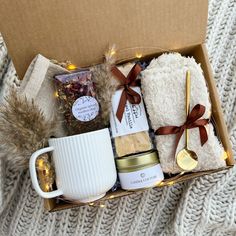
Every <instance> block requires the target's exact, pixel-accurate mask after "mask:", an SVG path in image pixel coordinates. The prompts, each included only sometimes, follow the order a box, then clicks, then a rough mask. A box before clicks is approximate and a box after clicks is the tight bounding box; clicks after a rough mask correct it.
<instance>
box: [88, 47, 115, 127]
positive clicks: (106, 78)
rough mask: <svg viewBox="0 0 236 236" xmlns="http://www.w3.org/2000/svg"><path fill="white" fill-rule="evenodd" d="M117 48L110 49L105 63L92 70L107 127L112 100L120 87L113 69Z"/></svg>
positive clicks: (102, 116)
mask: <svg viewBox="0 0 236 236" xmlns="http://www.w3.org/2000/svg"><path fill="white" fill-rule="evenodd" d="M115 50H116V49H115V46H114V45H113V46H112V47H110V48H109V50H108V51H107V52H106V53H105V62H104V63H103V64H100V65H96V66H93V67H91V68H90V70H91V72H92V80H93V82H94V83H95V85H96V86H95V89H96V98H97V100H98V102H99V103H100V106H101V118H102V121H103V124H104V125H105V126H107V125H108V124H109V120H110V112H111V99H112V95H113V94H114V93H115V91H116V89H117V86H118V85H119V83H118V81H117V80H116V79H113V78H112V75H111V67H112V65H114V63H115V56H114V53H113V52H115Z"/></svg>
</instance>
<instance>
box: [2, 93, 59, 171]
mask: <svg viewBox="0 0 236 236" xmlns="http://www.w3.org/2000/svg"><path fill="white" fill-rule="evenodd" d="M55 129H56V121H55V119H52V120H46V119H45V117H44V114H43V112H42V111H41V110H40V109H39V108H38V107H37V106H36V105H35V103H34V101H33V100H32V101H29V100H27V99H26V97H21V96H20V95H18V94H17V92H16V90H13V89H12V91H11V92H10V94H9V95H8V96H7V97H6V98H5V103H4V104H3V105H2V106H1V107H0V149H1V157H4V158H6V159H7V161H8V162H9V163H10V164H11V165H12V166H14V168H16V169H21V168H26V167H28V160H29V158H30V156H31V154H32V153H33V152H34V151H36V150H38V149H39V148H42V147H43V146H44V145H46V144H47V140H48V138H49V137H50V136H52V135H53V133H54V131H55Z"/></svg>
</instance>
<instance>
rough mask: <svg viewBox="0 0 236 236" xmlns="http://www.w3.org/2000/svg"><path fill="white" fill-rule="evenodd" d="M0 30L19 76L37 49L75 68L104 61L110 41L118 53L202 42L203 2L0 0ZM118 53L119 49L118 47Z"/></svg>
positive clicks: (143, 51) (173, 47)
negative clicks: (67, 62) (74, 64)
mask: <svg viewBox="0 0 236 236" xmlns="http://www.w3.org/2000/svg"><path fill="white" fill-rule="evenodd" d="M0 5H1V7H0V32H2V34H3V37H4V39H5V41H6V44H7V47H8V50H9V53H10V55H11V57H12V59H13V62H14V64H15V67H16V70H17V73H18V75H19V77H20V78H22V77H23V75H24V73H25V71H26V69H27V66H28V65H29V63H30V61H31V60H32V59H33V57H34V56H35V55H36V54H38V53H41V54H43V55H44V56H46V57H48V58H54V59H57V60H59V61H65V60H71V61H73V62H74V63H76V64H77V65H79V66H86V65H90V64H94V63H99V62H101V61H102V55H103V53H104V50H106V48H107V47H108V45H109V43H115V44H116V45H117V47H118V48H120V49H125V48H126V49H127V50H123V53H121V54H119V56H120V57H132V56H134V50H136V51H137V50H139V51H141V52H142V53H144V54H145V53H147V52H148V53H152V52H158V51H160V50H166V49H175V48H181V47H184V46H190V45H194V44H200V43H202V42H203V41H204V40H205V34H206V24H207V11H208V1H207V0H191V1H189V0H147V1H143V0H133V1H127V0H119V1H117V0H107V1H97V0H86V1H81V0H67V1H57V0H50V1H47V0H40V1H29V0H21V1H18V0H11V1H10V2H9V1H7V0H0ZM121 51H122V50H121Z"/></svg>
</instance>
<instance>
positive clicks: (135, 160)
mask: <svg viewBox="0 0 236 236" xmlns="http://www.w3.org/2000/svg"><path fill="white" fill-rule="evenodd" d="M159 163H160V162H159V159H158V155H157V152H156V151H155V150H154V151H149V152H145V153H141V154H140V153H139V154H134V155H130V156H126V157H121V158H117V159H116V165H117V169H118V170H124V169H125V170H127V171H128V170H129V171H136V170H138V169H140V168H144V167H146V166H150V165H154V164H159Z"/></svg>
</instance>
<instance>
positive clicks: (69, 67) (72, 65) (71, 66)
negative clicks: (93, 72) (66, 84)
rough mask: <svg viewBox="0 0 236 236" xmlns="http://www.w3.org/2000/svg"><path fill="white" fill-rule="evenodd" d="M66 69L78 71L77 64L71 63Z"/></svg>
mask: <svg viewBox="0 0 236 236" xmlns="http://www.w3.org/2000/svg"><path fill="white" fill-rule="evenodd" d="M66 69H67V70H76V69H77V66H76V65H75V64H72V63H70V64H68V65H67V66H66Z"/></svg>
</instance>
